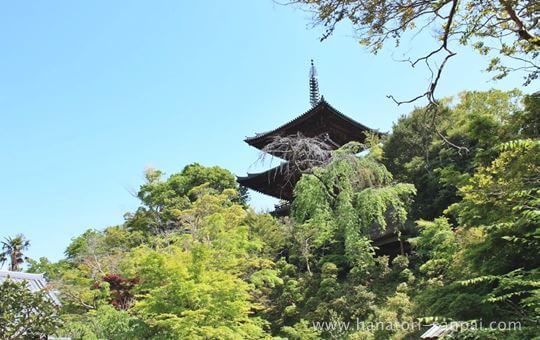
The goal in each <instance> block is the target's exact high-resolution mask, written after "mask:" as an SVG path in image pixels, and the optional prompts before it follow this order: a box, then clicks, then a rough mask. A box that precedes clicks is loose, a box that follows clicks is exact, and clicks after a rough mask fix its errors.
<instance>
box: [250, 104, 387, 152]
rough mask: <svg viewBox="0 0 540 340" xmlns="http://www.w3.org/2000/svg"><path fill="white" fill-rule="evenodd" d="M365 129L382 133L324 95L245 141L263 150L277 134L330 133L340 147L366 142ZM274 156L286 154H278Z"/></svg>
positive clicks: (310, 134) (331, 138)
mask: <svg viewBox="0 0 540 340" xmlns="http://www.w3.org/2000/svg"><path fill="white" fill-rule="evenodd" d="M366 132H371V133H375V134H382V133H381V132H379V131H378V130H375V129H372V128H369V127H367V126H366V125H364V124H362V123H359V122H357V121H355V120H354V119H352V118H350V117H348V116H346V115H344V114H343V113H341V112H339V111H338V110H336V109H335V108H334V107H332V106H331V105H330V104H329V103H328V102H326V101H325V100H324V98H322V99H321V100H320V101H319V103H318V104H317V105H315V106H314V107H312V108H311V109H310V110H308V111H306V112H305V113H304V114H302V115H300V116H298V117H296V118H294V119H293V120H291V121H289V122H287V123H285V124H283V125H281V126H279V127H277V128H275V129H273V130H271V131H267V132H263V133H258V134H256V135H255V136H253V137H247V138H246V139H244V141H245V142H246V143H248V144H249V145H251V146H254V147H256V148H257V149H259V150H262V149H264V147H265V146H266V145H268V144H269V143H270V142H272V141H273V139H274V138H275V137H278V136H282V137H285V136H290V135H296V134H297V133H301V134H302V135H304V136H306V137H317V136H320V135H323V134H327V136H328V137H329V138H330V140H331V141H332V142H333V144H335V145H336V146H337V147H339V146H342V145H345V144H346V143H348V142H351V141H357V142H360V143H362V142H364V140H365V138H366V136H365V133H366ZM274 156H277V157H283V155H278V154H276V155H274ZM283 158H286V157H283Z"/></svg>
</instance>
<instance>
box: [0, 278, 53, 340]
mask: <svg viewBox="0 0 540 340" xmlns="http://www.w3.org/2000/svg"><path fill="white" fill-rule="evenodd" d="M0 296H1V298H0V334H1V337H2V339H6V340H11V339H13V340H15V339H42V338H45V337H46V336H47V335H53V334H54V333H55V331H56V330H57V329H58V327H59V326H60V319H59V317H58V309H57V307H56V306H55V305H54V303H53V302H52V301H50V300H49V299H48V297H47V295H46V294H45V293H43V292H39V291H38V292H34V293H32V292H30V290H29V289H28V287H27V282H24V281H23V282H14V281H11V280H6V281H4V282H2V283H1V284H0Z"/></svg>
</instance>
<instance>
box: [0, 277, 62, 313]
mask: <svg viewBox="0 0 540 340" xmlns="http://www.w3.org/2000/svg"><path fill="white" fill-rule="evenodd" d="M6 280H11V281H14V282H23V281H26V285H27V287H28V289H29V290H30V291H31V292H32V293H34V292H37V291H42V290H44V291H45V293H46V294H47V296H48V297H49V298H50V299H51V301H52V302H54V303H55V304H56V305H60V300H58V297H57V296H56V294H55V293H54V292H53V291H52V290H50V289H49V287H48V283H47V280H45V277H43V274H31V273H23V272H12V271H7V270H0V284H1V283H3V282H4V281H6Z"/></svg>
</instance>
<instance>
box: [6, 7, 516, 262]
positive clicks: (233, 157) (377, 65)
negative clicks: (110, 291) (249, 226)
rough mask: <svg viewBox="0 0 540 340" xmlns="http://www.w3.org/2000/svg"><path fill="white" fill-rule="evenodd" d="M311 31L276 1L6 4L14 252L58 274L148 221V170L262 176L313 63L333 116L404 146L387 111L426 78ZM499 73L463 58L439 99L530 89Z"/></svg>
mask: <svg viewBox="0 0 540 340" xmlns="http://www.w3.org/2000/svg"><path fill="white" fill-rule="evenodd" d="M309 17H310V16H309V14H307V13H305V12H303V11H300V10H297V9H294V8H292V7H283V6H279V5H276V4H275V3H273V2H272V1H271V0H258V1H253V0H245V1H218V0H215V1H189V2H188V1H174V0H170V1H133V0H129V1H127V0H126V1H97V0H95V1H67V0H66V1H5V2H2V4H0V42H1V46H2V53H1V54H0V118H1V119H0V165H1V166H0V178H1V180H2V191H1V196H0V237H4V236H8V235H15V234H17V233H23V234H24V235H26V236H27V237H28V238H29V239H30V240H31V242H32V247H31V249H30V251H29V253H28V254H29V255H30V256H31V257H34V258H38V257H40V256H47V257H50V258H51V259H53V260H57V259H59V258H61V256H62V254H63V251H64V249H65V247H66V246H67V245H68V243H69V241H70V239H71V238H72V237H74V236H77V235H79V234H80V233H81V232H83V231H84V230H85V229H87V228H103V227H106V226H108V225H114V224H119V223H121V222H122V221H123V214H124V213H125V212H127V211H130V210H133V209H135V208H136V207H137V204H138V202H137V200H136V199H135V198H133V197H132V196H131V194H130V192H133V191H135V190H136V189H137V187H138V186H139V185H140V184H141V183H142V180H143V175H142V174H143V170H144V169H145V167H148V166H152V167H156V168H159V169H162V170H164V171H165V172H167V173H168V174H170V173H173V172H176V171H179V170H180V169H182V167H183V166H185V165H186V164H189V163H191V162H195V161H197V162H200V163H202V164H204V165H220V166H223V167H225V168H227V169H230V170H231V171H233V172H234V173H236V174H244V173H245V172H246V171H248V170H252V171H253V170H254V168H251V169H250V165H251V164H252V163H253V162H254V161H255V159H256V158H257V151H256V150H254V149H253V148H250V147H249V146H248V145H246V144H245V143H244V142H243V141H242V140H243V138H244V137H245V136H246V135H252V134H253V133H255V132H261V131H264V130H268V129H269V128H273V127H275V126H277V125H279V124H282V123H284V122H286V121H288V120H290V119H291V118H293V117H294V116H296V115H298V114H300V113H302V112H304V111H305V110H306V109H308V107H309V105H308V104H309V102H308V87H307V85H308V84H307V81H308V79H307V77H308V66H309V59H310V58H314V59H315V60H316V64H317V68H318V72H319V80H320V88H321V92H322V93H323V94H324V96H325V98H326V99H327V101H329V102H330V103H331V104H332V105H334V106H335V107H336V108H338V109H339V110H341V111H342V112H344V113H346V114H348V115H350V116H351V117H353V118H354V119H357V120H359V121H361V122H362V123H364V124H367V125H368V126H371V127H374V128H379V129H382V130H386V131H388V130H390V128H391V126H392V122H393V121H395V120H396V118H397V117H398V116H399V115H400V114H403V113H406V112H408V111H410V110H411V109H412V106H405V107H399V108H398V107H396V106H395V105H394V104H393V103H392V102H390V101H389V100H388V99H386V98H385V95H387V94H390V93H393V94H395V95H398V96H403V97H404V96H407V95H413V94H417V93H418V92H419V91H422V90H423V89H424V88H425V86H426V83H425V79H426V74H425V72H422V70H412V69H410V68H409V67H408V66H407V65H405V64H402V63H397V62H395V61H393V58H396V57H399V56H396V55H395V51H392V50H391V49H389V50H386V51H385V52H384V53H382V54H380V55H378V56H373V55H371V54H369V53H368V52H367V51H365V50H364V49H363V48H361V47H360V46H359V44H358V43H357V41H356V40H354V39H353V38H352V37H351V31H350V30H349V29H348V28H347V27H343V28H342V29H341V30H339V31H338V32H337V34H336V35H335V36H334V37H332V38H331V39H330V40H328V41H327V42H324V43H320V42H319V36H320V33H321V29H317V28H315V29H311V28H310V27H309ZM411 46H412V47H410V48H411V49H412V51H413V52H414V51H416V49H418V48H425V47H427V45H426V42H425V41H419V44H418V43H417V44H415V45H411ZM407 48H408V47H407ZM484 62H485V61H484V60H483V59H481V58H480V57H477V56H475V55H474V54H470V53H462V55H460V56H459V58H456V59H455V60H454V61H453V62H452V64H451V66H450V67H449V68H448V71H447V72H446V73H445V76H444V79H443V81H444V83H443V84H442V85H441V87H440V94H441V95H452V94H456V93H457V92H459V91H462V90H465V89H487V88H490V87H494V86H496V87H499V88H504V89H509V88H512V87H514V86H519V85H520V78H517V79H516V77H514V78H509V79H507V80H504V81H503V82H499V83H491V82H488V80H489V75H487V74H484V73H482V72H480V71H479V69H480V68H481V67H482V66H483V65H484V64H483V63H484ZM252 204H253V205H254V206H255V207H256V208H257V209H263V208H268V207H270V206H271V204H272V201H271V200H269V199H267V198H264V197H262V195H254V197H253V199H252Z"/></svg>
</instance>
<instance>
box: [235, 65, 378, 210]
mask: <svg viewBox="0 0 540 340" xmlns="http://www.w3.org/2000/svg"><path fill="white" fill-rule="evenodd" d="M309 91H310V96H309V98H310V103H311V109H309V110H308V111H306V112H305V113H303V114H301V115H300V116H298V117H296V118H294V119H293V120H291V121H289V122H287V123H285V124H283V125H281V126H279V127H277V128H275V129H273V130H270V131H267V132H263V133H257V134H255V136H253V137H247V138H246V139H245V140H244V141H245V142H246V143H247V144H249V145H251V146H253V147H255V148H257V149H259V150H261V151H263V152H264V149H265V146H267V145H268V144H269V143H271V142H272V141H273V140H275V138H276V137H284V136H292V135H298V134H301V135H302V136H305V137H318V136H325V138H327V139H328V140H329V141H331V147H332V148H334V149H337V148H339V147H341V146H343V145H345V144H347V143H348V142H352V141H356V142H360V143H363V142H364V141H365V139H366V133H375V134H381V133H380V132H378V131H377V130H374V129H371V128H369V127H367V126H366V125H364V124H362V123H359V122H357V121H355V120H354V119H352V118H350V117H348V116H346V115H344V114H343V113H341V112H339V111H338V110H337V109H335V108H334V107H333V106H331V105H330V104H329V103H328V102H327V101H326V100H325V99H324V97H321V96H320V95H319V84H318V80H317V72H316V69H315V66H314V65H313V60H312V61H311V69H310V77H309ZM270 153H271V155H272V156H275V157H277V158H281V159H283V160H284V161H285V162H287V161H290V159H289V158H288V155H287V154H283V153H282V154H280V153H275V152H274V153H272V152H270ZM281 167H283V165H279V166H276V167H274V168H272V169H269V170H267V171H264V172H260V173H253V174H248V175H247V176H245V177H238V183H239V184H241V185H243V186H245V187H248V188H250V189H252V190H255V191H258V192H260V193H263V194H266V195H269V196H272V197H275V198H277V199H280V200H282V201H286V202H291V201H292V199H293V189H294V185H295V184H296V182H297V181H298V180H299V179H300V174H297V175H296V176H293V178H285V177H284V175H283V174H282V172H281V171H280V168H281Z"/></svg>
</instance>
